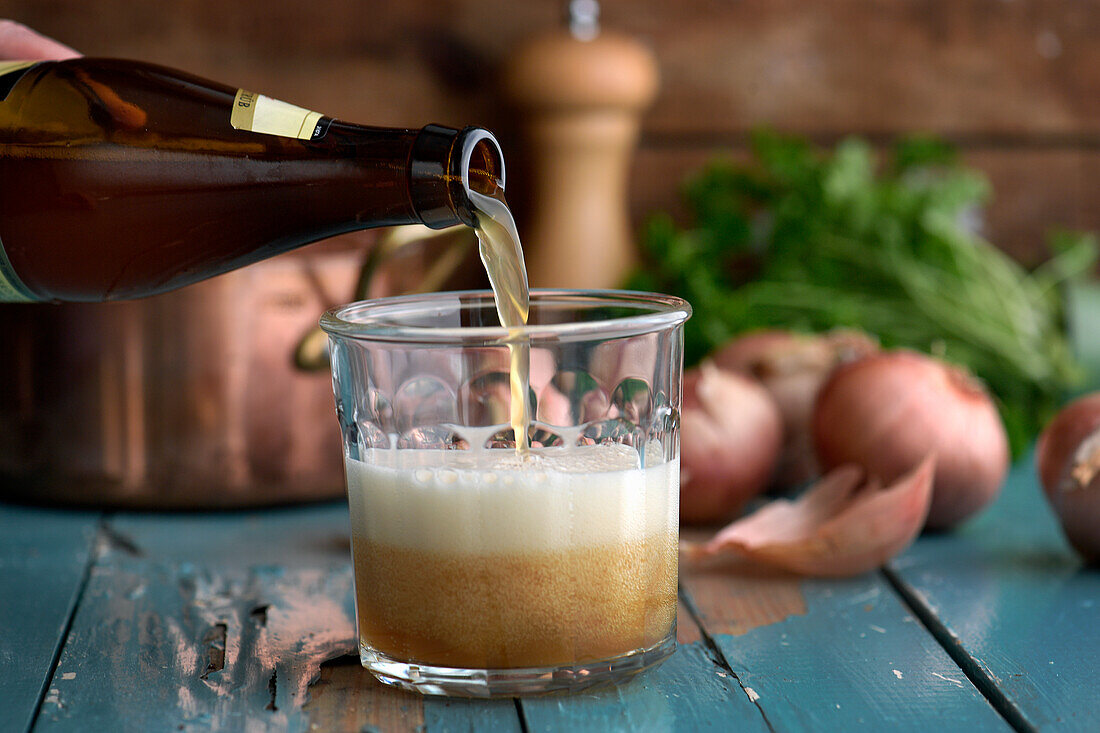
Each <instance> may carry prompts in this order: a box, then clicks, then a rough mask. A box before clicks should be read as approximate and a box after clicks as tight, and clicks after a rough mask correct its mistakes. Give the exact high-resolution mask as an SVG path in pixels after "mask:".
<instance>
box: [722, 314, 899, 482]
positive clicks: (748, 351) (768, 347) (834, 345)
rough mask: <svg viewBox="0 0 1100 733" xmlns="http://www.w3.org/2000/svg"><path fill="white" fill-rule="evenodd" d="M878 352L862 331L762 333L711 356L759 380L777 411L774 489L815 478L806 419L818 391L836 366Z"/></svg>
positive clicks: (814, 462)
mask: <svg viewBox="0 0 1100 733" xmlns="http://www.w3.org/2000/svg"><path fill="white" fill-rule="evenodd" d="M876 351H878V343H877V342H876V341H875V340H874V339H873V338H871V337H870V336H868V335H867V334H865V333H863V332H861V331H850V330H837V331H832V332H830V333H827V334H820V335H818V334H800V333H794V332H792V331H780V330H763V331H754V332H752V333H748V334H745V335H744V336H740V337H738V338H736V339H734V340H733V341H730V342H729V343H728V344H726V345H725V346H723V347H722V348H721V349H719V350H718V351H717V352H715V354H714V356H713V357H712V358H713V360H714V363H715V364H717V365H718V366H719V367H721V368H722V369H728V370H730V371H734V372H737V373H739V374H744V375H746V376H752V377H754V378H756V379H758V380H759V381H760V383H761V384H763V385H764V387H765V388H766V389H767V390H768V392H770V393H771V396H772V398H773V399H774V400H775V403H776V405H777V406H778V407H779V412H780V414H781V415H782V416H783V437H784V441H783V452H782V455H781V456H780V458H779V468H778V469H777V471H776V475H775V483H776V484H777V485H779V486H798V485H800V484H804V483H805V482H807V481H809V480H810V479H812V478H814V477H815V476H817V474H818V465H817V458H816V456H814V449H813V436H812V434H811V431H810V419H811V417H812V416H813V408H814V400H815V398H816V397H817V393H818V390H820V389H821V385H822V384H824V383H825V380H826V379H828V378H829V375H830V374H832V372H833V370H834V369H836V367H837V366H839V365H840V364H843V363H846V362H849V361H854V360H855V359H857V358H860V357H863V356H866V355H867V354H872V353H874V352H876Z"/></svg>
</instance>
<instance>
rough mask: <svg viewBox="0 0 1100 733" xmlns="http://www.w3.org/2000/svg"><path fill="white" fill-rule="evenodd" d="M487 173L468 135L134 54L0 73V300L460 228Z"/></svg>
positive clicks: (490, 179) (485, 153) (57, 295)
mask: <svg viewBox="0 0 1100 733" xmlns="http://www.w3.org/2000/svg"><path fill="white" fill-rule="evenodd" d="M503 177H504V175H503V161H502V157H501V154H500V149H499V147H498V146H497V144H496V141H495V140H494V139H493V137H492V135H490V134H489V133H487V132H486V131H484V130H481V129H478V128H466V129H464V130H461V131H460V130H455V129H450V128H445V127H439V126H435V125H430V126H428V127H425V128H423V129H420V130H399V129H388V128H377V127H365V126H362V125H354V124H350V123H346V122H341V121H339V120H334V119H331V118H329V117H323V116H321V115H318V114H315V113H311V112H309V111H308V110H303V109H300V108H297V107H292V106H291V105H286V104H284V103H282V102H278V101H276V100H271V99H268V98H266V97H260V96H259V95H254V94H251V93H249V92H245V91H242V90H239V89H234V88H232V87H228V86H225V85H222V84H218V83H215V82H210V81H207V80H204V79H200V78H197V77H194V76H191V75H188V74H185V73H182V72H179V71H174V70H172V69H167V68H164V67H160V66H155V65H152V64H146V63H139V62H133V61H122V60H114V59H91V58H82V59H72V60H67V61H53V62H40V63H35V64H33V65H29V66H26V67H24V68H14V69H13V68H12V67H11V66H10V65H7V66H5V65H2V64H0V300H3V299H7V300H53V301H99V300H118V299H126V298H138V297H142V296H147V295H153V294H156V293H161V292H164V291H166V290H171V289H173V288H178V287H181V286H184V285H187V284H190V283H193V282H196V281H198V280H202V279H204V278H207V277H211V276H213V275H217V274H219V273H222V272H226V271H228V270H232V269H235V268H238V267H242V266H244V265H247V264H249V263H251V262H255V261H257V260H260V259H263V258H266V257H271V256H273V255H276V254H279V253H280V252H284V251H286V250H289V249H293V248H295V247H298V246H301V245H303V244H307V243H309V242H312V241H316V240H318V239H322V238H324V237H328V236H331V235H335V234H340V233H343V232H347V231H351V230H355V229H365V228H369V227H374V226H384V225H395V224H410V223H423V224H427V225H428V226H430V227H433V228H442V227H446V226H451V225H453V224H459V223H465V224H467V225H471V226H472V225H474V224H475V222H476V219H475V215H474V212H473V209H472V207H471V204H470V200H469V196H468V190H470V189H472V190H475V191H479V192H482V193H490V194H494V193H497V192H498V191H499V188H500V187H501V186H502V185H503ZM5 281H7V283H6V284H5ZM5 294H6V295H5Z"/></svg>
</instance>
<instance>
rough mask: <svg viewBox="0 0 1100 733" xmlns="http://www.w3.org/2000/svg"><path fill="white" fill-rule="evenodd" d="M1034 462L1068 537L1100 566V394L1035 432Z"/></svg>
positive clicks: (1073, 404)
mask: <svg viewBox="0 0 1100 733" xmlns="http://www.w3.org/2000/svg"><path fill="white" fill-rule="evenodd" d="M1035 461H1036V466H1037V468H1038V471H1039V481H1040V482H1041V483H1042V485H1043V493H1044V494H1046V497H1047V500H1048V501H1049V502H1050V505H1051V507H1053V508H1054V511H1055V513H1056V514H1057V515H1058V519H1059V521H1060V522H1061V524H1062V530H1063V531H1064V532H1065V535H1066V539H1068V540H1069V543H1070V544H1071V545H1072V546H1073V549H1075V550H1076V551H1077V553H1078V554H1079V555H1081V557H1082V558H1084V560H1085V561H1086V562H1087V563H1089V564H1091V565H1100V470H1098V469H1100V393H1095V394H1091V395H1087V396H1085V397H1081V398H1079V399H1077V400H1074V401H1073V402H1071V403H1070V404H1069V405H1067V406H1066V407H1064V408H1062V410H1061V412H1059V413H1058V415H1057V416H1056V417H1055V418H1054V419H1053V420H1052V421H1051V422H1050V424H1049V425H1047V427H1046V429H1045V430H1043V433H1042V435H1040V436H1039V443H1038V445H1037V446H1036V449H1035Z"/></svg>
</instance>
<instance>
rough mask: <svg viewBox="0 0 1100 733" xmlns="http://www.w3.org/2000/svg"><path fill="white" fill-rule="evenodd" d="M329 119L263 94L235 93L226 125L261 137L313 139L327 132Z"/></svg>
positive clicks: (241, 90)
mask: <svg viewBox="0 0 1100 733" xmlns="http://www.w3.org/2000/svg"><path fill="white" fill-rule="evenodd" d="M328 120H329V118H327V117H325V116H324V115H322V114H321V113H320V112H312V111H310V110H308V109H304V108H302V107H297V106H295V105H293V104H287V103H286V102H280V101H279V100H278V99H272V98H271V97H265V96H264V95H262V94H256V93H255V92H249V91H245V90H244V89H238V90H237V96H236V97H234V99H233V112H232V113H231V114H230V116H229V124H231V125H232V126H233V127H234V128H235V129H237V130H249V131H251V132H259V133H262V134H264V135H279V136H281V137H295V138H298V139H299V140H316V139H318V138H320V137H322V136H323V135H324V134H325V133H326V132H327V131H328V125H327V124H326V121H328Z"/></svg>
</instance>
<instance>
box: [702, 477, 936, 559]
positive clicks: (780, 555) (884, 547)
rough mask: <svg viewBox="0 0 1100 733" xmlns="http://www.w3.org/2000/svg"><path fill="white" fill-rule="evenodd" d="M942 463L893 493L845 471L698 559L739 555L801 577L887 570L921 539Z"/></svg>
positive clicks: (759, 514)
mask: <svg viewBox="0 0 1100 733" xmlns="http://www.w3.org/2000/svg"><path fill="white" fill-rule="evenodd" d="M935 466H936V459H935V456H931V455H930V456H928V457H927V458H925V459H924V460H923V461H921V463H920V465H919V466H917V467H915V468H914V469H912V470H911V471H909V472H907V473H906V474H905V475H904V476H902V477H901V478H899V479H898V480H897V482H895V483H894V484H893V485H891V486H887V487H885V488H881V487H880V486H879V485H878V483H877V481H867V482H864V481H863V471H862V469H859V468H857V467H855V466H841V467H840V468H838V469H836V470H834V471H832V472H830V473H829V474H828V475H827V476H825V477H824V478H823V479H821V480H820V481H818V482H817V484H815V485H814V486H813V487H812V488H810V489H808V490H807V491H806V492H805V493H804V494H803V495H802V496H800V497H799V498H798V499H797V500H795V501H788V500H786V499H776V500H774V501H772V502H771V503H769V504H765V505H764V506H763V507H761V508H760V509H758V510H757V511H756V512H755V513H753V514H751V515H749V516H747V517H744V518H742V519H739V520H737V521H736V522H734V523H733V524H731V525H730V526H728V527H726V528H725V529H723V530H722V531H721V532H719V533H718V534H717V535H715V537H714V539H712V540H711V541H710V542H708V543H707V544H706V545H704V546H703V547H702V548H701V550H696V551H695V553H694V554H695V556H696V557H699V556H704V557H705V556H707V555H716V554H719V553H722V552H725V551H734V552H737V553H739V554H741V555H744V556H745V557H748V558H750V559H753V560H759V561H761V562H765V563H768V564H769V565H775V566H777V567H781V568H783V569H785V570H789V571H791V572H795V573H801V574H802V575H812V576H818V577H845V576H849V575H858V574H860V573H865V572H867V571H869V570H874V569H875V568H878V567H881V566H882V565H883V564H884V563H885V562H887V561H888V560H890V559H891V558H893V557H894V556H895V555H897V554H898V553H900V552H901V551H902V550H904V549H905V548H906V547H908V546H909V545H910V544H912V542H913V540H914V539H916V536H917V535H918V534H920V530H921V527H922V526H923V525H924V520H925V517H926V516H927V514H928V507H929V505H930V504H931V500H932V477H933V474H934V472H935Z"/></svg>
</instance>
